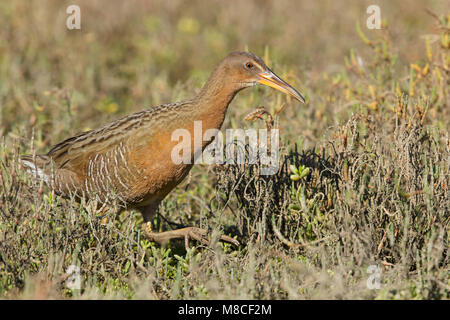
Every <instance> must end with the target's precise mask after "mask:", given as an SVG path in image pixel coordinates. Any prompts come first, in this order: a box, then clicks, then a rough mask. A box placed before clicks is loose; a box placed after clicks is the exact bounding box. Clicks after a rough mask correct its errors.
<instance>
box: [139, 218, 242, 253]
mask: <svg viewBox="0 0 450 320" xmlns="http://www.w3.org/2000/svg"><path fill="white" fill-rule="evenodd" d="M144 233H145V235H146V236H147V238H148V239H149V240H150V241H154V242H157V243H159V244H161V245H165V244H166V243H167V242H169V241H170V240H171V239H183V238H184V245H185V247H186V250H187V249H189V239H194V240H197V241H200V242H201V243H203V244H205V245H208V244H209V241H208V240H207V239H206V238H205V236H206V234H207V233H208V232H207V231H206V230H205V229H201V228H196V227H187V228H181V229H177V230H171V231H165V232H157V233H156V232H153V230H152V225H151V222H147V223H146V225H145V230H144ZM220 240H222V241H225V242H229V243H232V244H234V245H235V246H239V241H237V240H236V239H233V238H231V237H229V236H225V235H221V236H220Z"/></svg>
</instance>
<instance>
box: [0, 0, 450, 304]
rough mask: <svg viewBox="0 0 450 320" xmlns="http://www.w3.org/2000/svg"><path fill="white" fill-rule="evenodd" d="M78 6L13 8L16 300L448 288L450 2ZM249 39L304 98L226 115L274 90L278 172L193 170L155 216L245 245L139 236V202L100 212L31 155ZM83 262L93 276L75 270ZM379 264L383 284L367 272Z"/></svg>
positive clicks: (2, 254)
mask: <svg viewBox="0 0 450 320" xmlns="http://www.w3.org/2000/svg"><path fill="white" fill-rule="evenodd" d="M78 3H79V4H80V6H81V8H82V30H81V31H68V30H66V29H65V18H66V14H65V8H66V7H67V5H68V4H72V2H70V3H69V2H67V3H62V4H61V3H59V2H54V1H14V2H4V3H1V4H0V21H2V24H3V25H4V27H2V28H1V29H0V40H1V41H0V135H1V136H2V137H3V138H2V140H1V143H0V296H1V297H4V298H38V299H47V298H82V299H90V298H133V299H147V298H150V299H179V298H186V299H222V298H223V299H230V298H234V299H241V298H242V299H246V298H247V299H322V298H338V299H349V298H356V299H360V298H367V299H448V298H449V297H450V280H449V279H450V277H449V240H450V233H449V223H450V209H449V208H450V197H449V191H448V188H449V184H450V179H449V169H450V142H449V135H448V128H449V125H450V108H449V102H450V101H449V92H448V88H449V62H450V55H449V49H450V40H449V28H450V22H449V19H450V17H449V15H448V6H447V7H446V6H445V4H444V2H442V3H441V2H436V3H431V4H430V7H428V8H429V9H430V10H431V11H432V12H435V13H437V15H438V17H433V15H431V14H428V13H427V12H426V11H425V8H423V9H420V8H419V9H418V8H417V3H414V2H413V1H406V2H401V3H393V2H391V1H381V2H380V6H381V9H382V16H383V18H384V19H385V21H384V24H383V29H382V30H367V29H366V28H365V18H366V16H367V15H366V14H365V9H366V7H367V5H369V4H372V3H369V2H367V3H365V2H364V1H360V2H358V4H354V3H352V4H351V5H349V4H347V5H346V6H344V5H343V4H342V3H339V4H336V3H335V2H334V1H324V2H305V3H296V2H293V1H287V0H286V1H276V2H272V1H263V2H256V1H255V2H253V1H245V2H236V3H234V5H233V6H230V5H228V4H226V3H224V2H212V3H211V2H208V6H205V4H204V2H202V1H190V2H189V3H187V2H182V1H170V2H168V3H165V2H152V4H148V2H144V1H133V3H132V4H129V3H130V2H127V4H128V5H124V4H123V2H119V1H112V2H111V1H109V2H108V6H109V9H108V10H104V2H101V1H79V2H78ZM214 6H216V7H218V8H219V9H220V10H215V9H214ZM342 6H344V7H342ZM344 9H345V10H344ZM358 21H359V23H358ZM391 23H392V24H391ZM311 35H314V36H311ZM246 45H247V46H248V48H249V49H250V50H251V51H254V52H255V53H257V54H259V55H261V56H264V58H265V59H266V61H268V62H270V65H271V66H272V68H273V69H274V70H275V71H276V72H277V73H278V74H280V76H282V77H283V78H286V79H287V80H288V82H292V83H293V85H294V86H295V87H297V88H299V89H301V90H300V91H301V92H302V93H305V95H306V97H307V100H308V104H307V105H305V106H299V105H297V104H295V103H292V102H290V101H287V100H286V99H287V98H286V97H284V96H282V95H281V94H278V93H275V92H274V91H272V90H269V89H251V90H248V91H246V92H244V93H240V94H239V95H238V96H237V98H236V99H235V101H234V102H233V103H232V105H231V106H230V110H229V113H228V117H227V120H226V123H225V125H224V127H225V128H230V127H239V128H248V127H250V126H254V127H263V126H264V123H263V122H254V123H249V122H247V121H245V120H244V117H245V115H247V114H248V113H249V112H251V111H252V110H254V109H255V108H256V107H257V106H260V105H264V106H265V107H266V110H268V111H269V112H270V113H271V114H272V115H273V116H274V118H275V125H276V127H277V128H278V129H280V136H281V146H282V152H281V153H282V157H281V159H280V167H281V170H280V172H279V173H278V174H276V175H274V176H261V175H259V170H258V167H257V166H254V165H244V166H211V167H206V166H196V167H194V169H193V171H192V173H191V175H190V177H189V178H188V179H187V181H186V182H184V183H183V185H181V186H180V187H179V188H177V189H176V190H174V191H173V192H172V193H171V194H170V195H169V196H168V198H167V199H166V200H165V201H164V203H163V205H162V206H161V208H160V213H161V216H158V217H156V218H155V221H154V223H155V226H156V228H160V229H161V230H167V229H170V228H172V227H173V226H172V225H171V224H170V223H168V222H167V220H169V221H173V222H176V223H179V224H183V225H196V226H198V225H200V226H203V227H208V228H210V229H211V231H212V232H213V234H214V235H215V236H217V231H220V232H226V233H228V234H231V235H236V236H238V238H239V240H240V241H241V243H243V245H242V246H241V247H240V248H239V249H236V248H233V247H230V246H229V245H228V244H222V243H218V242H217V241H213V242H212V244H211V245H210V246H209V247H204V246H196V247H194V243H192V245H193V248H191V249H190V250H189V251H188V252H186V251H185V250H184V246H183V244H182V243H181V242H176V241H175V242H173V243H171V244H169V246H168V247H166V248H161V247H159V246H157V245H155V244H153V243H149V242H148V241H146V240H145V239H144V238H143V237H142V233H141V225H142V218H141V217H140V216H139V214H137V213H135V212H124V213H122V214H121V215H120V216H118V217H116V216H115V215H114V213H113V211H112V210H111V212H108V213H107V216H106V217H102V218H99V217H97V216H96V215H95V212H94V210H92V208H93V207H95V204H94V203H92V202H87V203H76V202H74V201H71V200H70V199H61V198H59V197H57V196H55V195H54V193H53V192H52V190H51V188H48V187H47V186H45V185H43V184H42V183H41V182H36V181H33V179H32V177H30V176H29V175H27V174H25V173H24V171H23V169H22V168H21V167H20V166H19V165H18V162H17V159H18V156H19V154H22V153H29V152H33V151H37V152H45V151H47V150H48V148H49V147H50V146H51V145H52V144H54V143H57V142H59V141H60V140H61V139H63V138H66V137H68V136H70V135H72V134H75V133H77V132H78V131H82V130H86V129H88V128H94V127H96V126H98V125H101V124H103V123H105V122H106V121H109V120H112V119H114V118H117V117H119V116H120V115H123V114H126V113H129V112H132V111H136V110H140V109H141V108H143V106H150V105H156V104H159V103H165V102H171V101H175V100H181V99H184V98H187V97H189V96H191V95H192V94H193V92H196V91H197V90H198V89H199V88H200V86H201V84H202V82H203V81H204V80H205V78H206V76H207V75H208V72H209V71H210V70H211V69H212V67H213V66H214V64H215V63H216V62H217V61H218V60H219V59H220V58H222V57H223V56H224V55H225V54H226V53H228V52H229V51H233V50H238V49H243V48H244V47H245V46H246ZM186 52H188V53H189V55H187V56H186ZM280 109H282V110H281V111H280ZM105 218H106V219H105ZM196 245H197V244H196ZM69 265H77V266H79V267H80V270H81V278H82V290H81V291H78V290H70V289H68V288H67V287H66V285H65V281H66V279H67V275H66V274H65V272H66V270H67V268H68V267H69ZM370 265H377V266H379V267H380V268H381V270H382V274H381V289H379V290H370V289H368V288H367V286H366V283H367V280H368V277H369V276H370V274H368V273H367V270H368V266H370Z"/></svg>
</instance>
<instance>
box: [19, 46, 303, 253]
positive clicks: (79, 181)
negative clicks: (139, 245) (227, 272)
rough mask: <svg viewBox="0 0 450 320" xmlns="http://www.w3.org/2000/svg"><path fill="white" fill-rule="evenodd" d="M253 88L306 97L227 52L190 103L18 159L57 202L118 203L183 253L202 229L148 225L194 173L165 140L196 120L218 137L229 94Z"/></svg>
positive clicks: (254, 61)
mask: <svg viewBox="0 0 450 320" xmlns="http://www.w3.org/2000/svg"><path fill="white" fill-rule="evenodd" d="M257 84H262V85H266V86H269V87H272V88H274V89H277V90H279V91H281V92H283V93H285V94H287V95H289V96H291V97H293V98H294V99H296V100H298V101H300V102H302V103H305V99H304V97H303V96H302V95H301V94H300V93H299V92H298V91H297V90H296V89H294V88H293V87H292V86H291V85H289V84H288V83H287V82H285V81H284V80H282V79H281V78H280V77H278V76H277V75H276V74H275V73H274V72H273V71H272V70H271V69H270V68H269V67H268V66H267V65H266V64H265V63H264V61H263V60H262V59H261V58H260V57H258V56H257V55H255V54H253V53H250V52H247V51H238V52H232V53H230V54H228V55H227V56H226V57H225V58H223V59H222V60H221V61H220V62H219V63H218V65H217V66H216V68H215V69H214V70H213V71H212V73H211V75H210V76H209V78H208V79H207V81H206V82H205V84H204V86H203V87H202V89H201V90H200V91H199V92H198V94H196V95H195V96H194V97H193V98H192V99H188V100H185V101H181V102H175V103H169V104H163V105H159V106H154V107H150V108H147V109H144V110H142V111H139V112H136V113H133V114H130V115H128V116H125V117H122V118H120V119H117V120H115V121H113V122H111V123H109V124H106V125H104V126H103V127H100V128H98V129H93V130H90V131H86V132H83V133H80V134H78V135H75V136H73V137H70V138H68V139H66V140H64V141H62V142H60V143H58V144H56V145H54V146H53V147H52V148H51V149H50V151H48V153H47V154H34V155H23V156H21V159H20V160H21V163H22V164H23V166H24V167H25V169H26V170H27V171H29V172H31V173H32V174H33V175H34V177H35V178H37V179H40V180H43V181H44V182H45V183H46V184H47V185H49V186H51V187H52V189H53V190H54V191H55V193H56V194H58V195H60V196H62V197H66V198H67V197H69V196H74V197H75V198H76V199H81V198H82V197H85V198H87V199H91V198H94V197H95V199H97V200H98V202H99V203H100V204H101V205H102V206H103V207H105V206H106V208H108V207H109V206H110V205H111V204H112V203H113V201H116V202H115V203H118V204H119V207H120V210H130V209H134V210H138V211H139V212H140V213H141V214H142V216H143V219H144V234H145V235H146V237H147V238H148V240H150V241H153V242H156V243H159V244H167V242H168V241H170V240H172V239H183V238H184V240H185V245H186V248H188V243H189V240H190V239H195V240H197V241H201V242H203V243H206V244H207V243H208V240H207V239H206V236H207V230H205V229H201V228H197V227H184V228H180V229H176V230H169V231H163V232H154V231H153V230H152V224H151V221H152V218H153V217H154V215H155V214H156V212H157V209H158V207H159V205H160V203H161V202H162V200H163V199H164V198H165V197H166V196H167V195H168V194H169V193H170V192H171V191H172V190H173V189H174V188H175V187H176V186H177V185H178V184H179V183H180V182H182V181H183V179H184V178H185V177H186V176H187V174H188V173H189V171H190V170H191V168H192V166H193V161H191V163H174V161H172V160H171V152H172V149H173V148H174V146H175V145H176V144H177V142H176V141H172V139H171V134H172V132H173V131H174V130H176V129H185V130H188V131H189V132H193V130H194V122H195V121H201V123H202V130H203V132H205V131H206V130H208V129H217V130H220V128H221V127H222V124H223V122H224V119H225V115H226V112H227V109H228V106H229V104H230V102H231V101H232V100H233V98H234V97H235V95H236V94H237V93H238V92H239V91H241V90H243V89H245V88H249V87H252V86H255V85H257ZM202 136H203V135H202ZM211 142H212V140H209V141H203V142H202V143H201V145H195V144H191V148H192V153H191V154H192V155H195V154H197V153H198V152H202V151H203V150H204V149H205V148H206V147H207V146H208V145H209V144H210V143H211ZM195 148H196V149H195ZM220 239H221V240H222V241H226V242H230V243H233V244H234V245H236V246H238V245H239V241H238V240H236V239H234V238H231V237H229V236H226V235H221V236H220Z"/></svg>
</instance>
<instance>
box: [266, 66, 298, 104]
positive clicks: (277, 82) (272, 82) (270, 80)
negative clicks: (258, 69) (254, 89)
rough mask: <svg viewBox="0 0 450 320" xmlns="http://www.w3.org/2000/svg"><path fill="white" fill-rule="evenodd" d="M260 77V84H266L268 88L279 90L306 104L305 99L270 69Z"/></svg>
mask: <svg viewBox="0 0 450 320" xmlns="http://www.w3.org/2000/svg"><path fill="white" fill-rule="evenodd" d="M259 77H260V78H261V79H260V80H258V83H261V84H264V85H266V86H269V87H272V88H274V89H277V90H279V91H281V92H283V93H286V94H288V95H290V96H292V97H294V98H295V99H297V100H298V101H300V102H303V103H305V98H303V96H302V95H301V94H300V92H298V91H297V90H295V89H294V88H293V87H292V86H291V85H290V84H288V83H287V82H286V81H284V80H283V79H281V78H280V77H278V76H277V75H276V74H275V73H273V71H272V70H270V69H268V71H266V72H264V73H260V74H259Z"/></svg>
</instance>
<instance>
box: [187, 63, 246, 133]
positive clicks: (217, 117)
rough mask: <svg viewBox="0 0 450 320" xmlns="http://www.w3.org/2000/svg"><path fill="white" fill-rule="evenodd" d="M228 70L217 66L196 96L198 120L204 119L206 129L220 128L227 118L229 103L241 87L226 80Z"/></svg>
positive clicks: (203, 123)
mask: <svg viewBox="0 0 450 320" xmlns="http://www.w3.org/2000/svg"><path fill="white" fill-rule="evenodd" d="M225 73H226V70H223V69H221V68H217V69H216V70H214V72H213V73H212V74H211V76H210V77H209V79H208V80H207V82H206V83H205V85H204V86H203V88H202V90H201V91H200V92H199V93H198V95H197V96H196V97H195V98H194V100H195V101H196V103H195V105H196V110H195V111H194V112H195V114H196V118H197V120H201V121H202V126H203V128H204V130H207V129H218V130H219V129H220V128H221V126H222V123H223V121H224V119H225V114H226V112H227V109H228V105H229V104H230V102H231V101H232V100H233V98H234V96H235V95H236V93H237V92H239V91H240V89H241V88H237V87H236V85H235V84H233V83H230V82H227V81H224V79H227V76H226V74H225Z"/></svg>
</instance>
